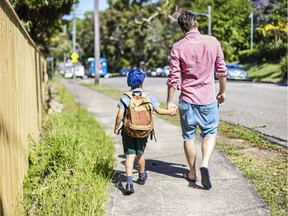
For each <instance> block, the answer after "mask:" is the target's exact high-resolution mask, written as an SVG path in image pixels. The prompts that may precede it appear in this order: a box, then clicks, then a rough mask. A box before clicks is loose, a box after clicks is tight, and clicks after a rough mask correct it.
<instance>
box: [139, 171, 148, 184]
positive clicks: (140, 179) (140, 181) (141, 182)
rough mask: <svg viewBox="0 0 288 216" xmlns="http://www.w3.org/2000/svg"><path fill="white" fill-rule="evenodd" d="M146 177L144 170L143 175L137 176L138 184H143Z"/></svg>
mask: <svg viewBox="0 0 288 216" xmlns="http://www.w3.org/2000/svg"><path fill="white" fill-rule="evenodd" d="M147 178H148V175H147V173H146V172H144V176H143V177H142V178H140V177H139V178H138V180H137V182H138V184H140V185H144V184H145V182H146V180H147Z"/></svg>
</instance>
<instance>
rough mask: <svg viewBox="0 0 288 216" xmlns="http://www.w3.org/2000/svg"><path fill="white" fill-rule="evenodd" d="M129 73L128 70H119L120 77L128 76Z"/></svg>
mask: <svg viewBox="0 0 288 216" xmlns="http://www.w3.org/2000/svg"><path fill="white" fill-rule="evenodd" d="M130 71H131V69H130V68H121V70H120V75H121V76H128V73H129V72H130Z"/></svg>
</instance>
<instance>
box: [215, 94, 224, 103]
mask: <svg viewBox="0 0 288 216" xmlns="http://www.w3.org/2000/svg"><path fill="white" fill-rule="evenodd" d="M216 98H217V101H218V103H219V104H220V105H221V106H222V105H224V103H225V93H222V94H220V93H219V94H218V95H217V97H216Z"/></svg>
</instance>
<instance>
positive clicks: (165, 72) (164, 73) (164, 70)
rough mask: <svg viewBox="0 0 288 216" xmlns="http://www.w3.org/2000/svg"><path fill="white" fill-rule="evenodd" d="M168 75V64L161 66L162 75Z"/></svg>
mask: <svg viewBox="0 0 288 216" xmlns="http://www.w3.org/2000/svg"><path fill="white" fill-rule="evenodd" d="M168 75H169V66H168V65H166V66H164V67H163V72H162V73H161V76H162V77H167V76H168Z"/></svg>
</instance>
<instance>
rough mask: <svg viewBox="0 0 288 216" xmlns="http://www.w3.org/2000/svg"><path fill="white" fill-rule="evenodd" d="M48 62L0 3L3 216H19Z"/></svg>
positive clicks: (11, 12) (9, 8)
mask: <svg viewBox="0 0 288 216" xmlns="http://www.w3.org/2000/svg"><path fill="white" fill-rule="evenodd" d="M46 77H47V76H46V61H45V59H44V58H43V56H41V53H40V52H39V51H38V49H37V47H36V46H35V44H34V42H33V41H32V39H31V38H30V37H29V35H28V33H27V32H26V31H25V29H24V28H23V26H22V25H21V22H20V20H19V18H18V16H17V14H16V13H15V11H14V10H13V7H12V6H11V4H10V3H9V1H8V0H0V215H1V216H2V215H17V212H18V204H19V201H20V199H21V195H22V182H23V179H24V175H25V174H26V172H27V169H28V142H29V136H31V137H33V139H35V140H38V138H39V133H40V129H41V123H42V117H43V114H44V111H45V98H44V96H45V95H44V93H45V89H46V79H47V78H46Z"/></svg>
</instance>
